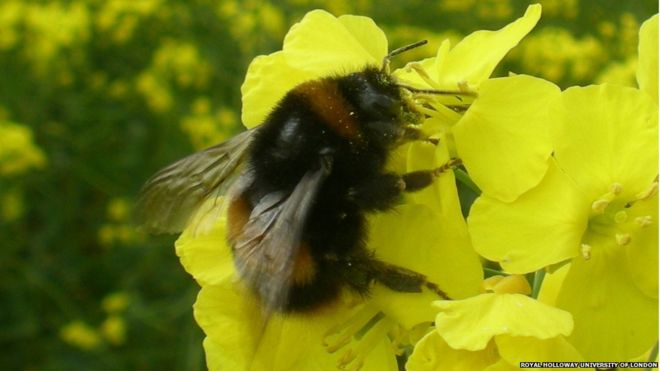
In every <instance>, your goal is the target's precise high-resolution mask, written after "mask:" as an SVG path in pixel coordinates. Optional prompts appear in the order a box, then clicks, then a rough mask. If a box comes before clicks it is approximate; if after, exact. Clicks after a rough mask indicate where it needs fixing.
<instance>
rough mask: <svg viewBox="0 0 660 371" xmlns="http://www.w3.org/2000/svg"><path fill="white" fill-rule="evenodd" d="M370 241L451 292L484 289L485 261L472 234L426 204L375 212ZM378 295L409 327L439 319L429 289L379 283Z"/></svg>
mask: <svg viewBox="0 0 660 371" xmlns="http://www.w3.org/2000/svg"><path fill="white" fill-rule="evenodd" d="M369 243H370V245H371V247H372V248H373V249H374V250H375V253H376V256H377V257H378V258H379V259H381V260H383V261H386V262H390V263H391V264H395V265H397V266H401V267H404V268H407V269H411V270H413V271H415V272H418V273H421V274H424V275H425V276H426V277H427V279H428V280H429V281H430V282H433V283H435V284H437V285H438V286H439V287H440V289H441V290H443V291H445V292H446V293H447V294H448V295H449V296H450V297H451V298H464V297H468V296H472V295H476V294H477V293H478V292H479V284H480V282H481V277H482V271H481V265H480V263H479V259H478V257H477V255H476V254H475V253H474V251H473V250H472V248H471V246H470V244H469V239H468V238H467V235H463V234H462V233H460V232H459V233H457V230H456V228H453V227H452V224H451V223H449V222H448V221H447V220H445V219H443V218H442V217H441V216H439V215H438V214H436V213H434V212H433V211H432V210H431V209H430V208H429V207H427V206H425V205H402V206H400V207H397V208H396V209H395V210H394V211H393V212H391V213H381V214H378V215H376V216H374V218H373V219H372V222H371V224H370V238H369ZM427 294H428V295H427ZM372 298H373V300H374V301H375V302H376V303H378V304H377V305H378V306H379V308H380V309H381V310H382V311H383V312H384V313H386V314H387V315H388V316H391V317H393V318H395V319H396V320H397V322H399V323H401V324H402V325H403V326H404V327H405V328H410V327H412V326H413V325H415V324H417V323H420V322H424V321H429V322H431V321H433V318H434V315H435V311H434V310H433V309H432V308H431V304H430V303H431V302H432V301H433V300H437V299H438V297H437V296H436V295H434V294H431V293H430V292H426V291H425V294H424V295H422V294H418V293H397V292H394V291H392V290H389V289H384V288H382V289H379V288H378V287H377V288H376V289H375V290H374V292H373V296H372Z"/></svg>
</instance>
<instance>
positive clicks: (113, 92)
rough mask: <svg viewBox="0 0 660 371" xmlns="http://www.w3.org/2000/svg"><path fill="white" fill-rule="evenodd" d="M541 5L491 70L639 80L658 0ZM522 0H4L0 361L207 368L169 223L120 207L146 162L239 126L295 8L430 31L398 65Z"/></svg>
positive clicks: (154, 163)
mask: <svg viewBox="0 0 660 371" xmlns="http://www.w3.org/2000/svg"><path fill="white" fill-rule="evenodd" d="M541 3H542V4H543V6H544V15H543V17H542V19H541V21H540V23H539V25H538V26H537V28H536V29H535V30H534V31H532V33H531V34H530V36H529V37H528V38H527V39H525V40H524V41H523V43H521V45H520V46H519V47H518V48H516V49H515V50H514V51H513V52H512V53H510V55H509V56H508V57H507V59H505V62H504V63H503V64H502V65H501V66H500V68H499V69H498V71H497V72H496V75H505V74H506V73H508V71H514V72H517V73H529V74H534V75H537V76H540V77H544V78H546V79H549V80H551V81H554V82H556V83H557V84H559V85H560V86H561V87H562V88H565V87H568V86H570V85H576V84H578V85H585V84H589V83H594V82H604V81H609V82H614V83H621V84H628V85H634V83H635V80H634V78H635V75H634V73H635V58H636V53H637V32H638V29H639V25H640V24H641V22H643V21H644V20H645V19H647V18H648V17H650V16H651V15H653V14H655V13H657V11H658V5H657V2H656V1H654V0H645V1H615V0H607V1H578V0H573V1H571V0H554V1H550V0H548V1H542V2H541ZM528 4H529V3H528V2H525V1H513V0H512V1H504V0H497V1H495V0H493V1H467V0H463V1H459V0H446V1H435V2H431V1H405V2H402V1H391V0H387V1H378V2H375V1H366V0H361V1H305V0H291V1H282V2H262V1H201V0H198V1H146V0H136V1H129V0H126V1H59V2H57V1H12V0H2V1H0V71H1V72H0V297H1V298H2V305H1V306H0V369H2V370H72V369H85V370H124V369H127V370H151V369H154V370H155V369H165V370H198V369H204V368H205V366H204V355H203V350H202V347H201V341H202V338H203V334H202V333H201V331H200V330H199V328H198V327H197V325H196V324H195V323H194V320H193V318H192V303H193V302H194V300H195V295H196V293H197V290H198V287H197V286H196V284H195V283H194V281H193V280H192V278H191V277H190V276H188V275H187V274H186V273H185V272H184V270H183V268H182V267H181V266H180V265H179V262H178V260H177V257H176V256H175V254H174V249H173V241H174V237H173V236H157V237H153V236H146V235H144V234H143V233H141V232H140V231H139V230H136V229H135V228H134V227H133V222H132V219H131V215H132V210H131V208H132V205H133V203H134V201H135V198H136V195H137V193H138V191H139V189H140V186H141V184H142V183H143V182H144V181H145V180H146V179H147V178H148V177H149V175H151V174H152V173H154V172H155V171H156V170H158V169H159V168H161V167H163V166H164V165H166V164H168V163H169V162H171V161H173V160H175V159H177V158H180V157H182V156H184V155H186V154H188V153H191V152H192V151H194V150H196V149H201V148H203V147H205V146H208V145H211V144H214V143H216V142H219V141H222V140H223V139H225V138H227V137H228V136H230V135H232V134H233V133H236V132H238V131H239V130H241V125H240V84H241V83H242V79H243V76H244V74H245V71H246V69H247V66H248V64H249V63H250V61H251V60H252V58H254V57H255V56H257V55H259V54H267V53H270V52H273V51H275V50H277V49H279V48H280V47H281V41H282V39H283V36H284V34H285V33H286V30H287V29H288V28H289V27H290V26H291V25H292V24H293V23H294V22H296V21H297V20H299V19H300V18H301V17H302V16H303V15H304V14H305V12H307V11H309V10H312V9H315V8H324V9H327V10H329V11H330V12H332V13H334V14H336V15H340V14H345V13H351V14H360V15H367V16H370V17H372V18H373V19H374V20H375V21H376V23H377V24H378V25H379V26H381V27H382V28H383V29H384V30H385V32H386V34H387V35H388V38H389V40H390V47H391V48H395V47H398V46H402V45H405V44H408V43H411V42H414V41H417V40H420V39H423V38H428V39H429V40H430V41H431V44H432V45H431V46H427V47H425V48H420V49H418V50H416V51H414V52H411V53H410V54H409V55H407V56H402V57H401V58H397V60H396V61H395V63H394V67H396V66H397V65H399V66H400V65H401V63H403V62H405V59H406V58H415V59H417V58H421V57H425V56H433V55H434V52H435V48H436V47H437V46H438V45H439V42H440V41H441V40H442V39H444V38H447V37H448V38H450V39H452V40H453V41H454V42H455V41H458V40H460V37H462V36H464V35H466V34H468V33H470V32H472V31H475V30H479V29H497V28H500V27H502V26H504V25H505V24H507V23H508V22H510V21H512V20H514V19H515V18H517V17H519V16H521V15H522V14H523V13H524V9H525V7H526V6H527V5H528ZM30 136H31V139H32V143H30V141H29V139H30ZM16 138H18V139H16ZM21 139H22V140H27V142H21ZM3 169H4V170H3ZM113 303H114V304H113ZM81 329H82V330H81Z"/></svg>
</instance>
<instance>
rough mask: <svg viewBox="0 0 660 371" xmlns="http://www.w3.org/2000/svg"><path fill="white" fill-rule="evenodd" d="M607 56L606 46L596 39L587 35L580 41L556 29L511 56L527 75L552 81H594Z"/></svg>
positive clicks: (532, 39) (529, 40) (534, 38)
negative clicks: (592, 79)
mask: <svg viewBox="0 0 660 371" xmlns="http://www.w3.org/2000/svg"><path fill="white" fill-rule="evenodd" d="M559 46H561V47H559ZM605 57H606V54H605V50H604V47H603V45H601V43H600V41H599V40H598V39H596V38H595V37H593V36H591V35H586V36H583V37H582V38H579V39H578V38H576V37H575V36H574V35H572V34H571V33H570V32H569V31H567V30H565V29H562V28H555V27H545V28H543V29H541V30H539V32H536V33H534V34H533V35H531V36H530V37H528V38H526V39H525V41H524V42H523V43H521V45H520V48H519V49H518V50H515V51H514V52H513V53H512V58H515V59H517V60H519V61H520V63H521V65H522V67H523V69H524V71H525V72H526V73H530V74H534V75H538V76H539V77H543V78H545V79H548V80H550V81H559V80H561V79H577V80H584V79H589V78H592V77H593V76H594V73H595V72H596V71H598V69H599V67H600V66H601V65H602V64H603V61H605V60H606V58H605Z"/></svg>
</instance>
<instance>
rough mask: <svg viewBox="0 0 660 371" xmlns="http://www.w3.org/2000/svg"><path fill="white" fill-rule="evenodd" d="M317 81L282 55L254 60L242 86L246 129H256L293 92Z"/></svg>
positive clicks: (278, 53)
mask: <svg viewBox="0 0 660 371" xmlns="http://www.w3.org/2000/svg"><path fill="white" fill-rule="evenodd" d="M313 77H314V75H313V74H311V73H309V72H304V71H300V70H297V69H295V68H293V67H291V66H290V65H289V64H287V62H286V60H285V58H284V54H282V52H281V51H280V52H276V53H273V54H270V55H262V56H259V57H257V58H255V59H253V60H252V63H250V66H249V67H248V70H247V73H246V74H245V81H243V85H242V86H241V95H242V101H243V109H242V112H241V120H243V125H245V127H247V128H253V127H255V126H257V125H260V124H262V123H263V121H264V120H265V119H266V116H268V114H269V113H270V112H271V111H272V110H273V109H274V108H275V105H276V104H277V102H279V101H280V99H282V98H283V97H284V95H286V93H287V92H288V91H289V90H291V89H293V88H294V87H295V86H296V85H298V84H300V83H302V82H304V81H307V80H310V79H312V78H313Z"/></svg>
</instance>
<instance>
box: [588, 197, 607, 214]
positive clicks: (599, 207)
mask: <svg viewBox="0 0 660 371" xmlns="http://www.w3.org/2000/svg"><path fill="white" fill-rule="evenodd" d="M609 205H610V200H606V199H604V198H601V199H598V200H596V201H594V202H593V203H592V204H591V210H593V211H594V213H596V214H603V213H604V212H605V209H607V207H608V206H609Z"/></svg>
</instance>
